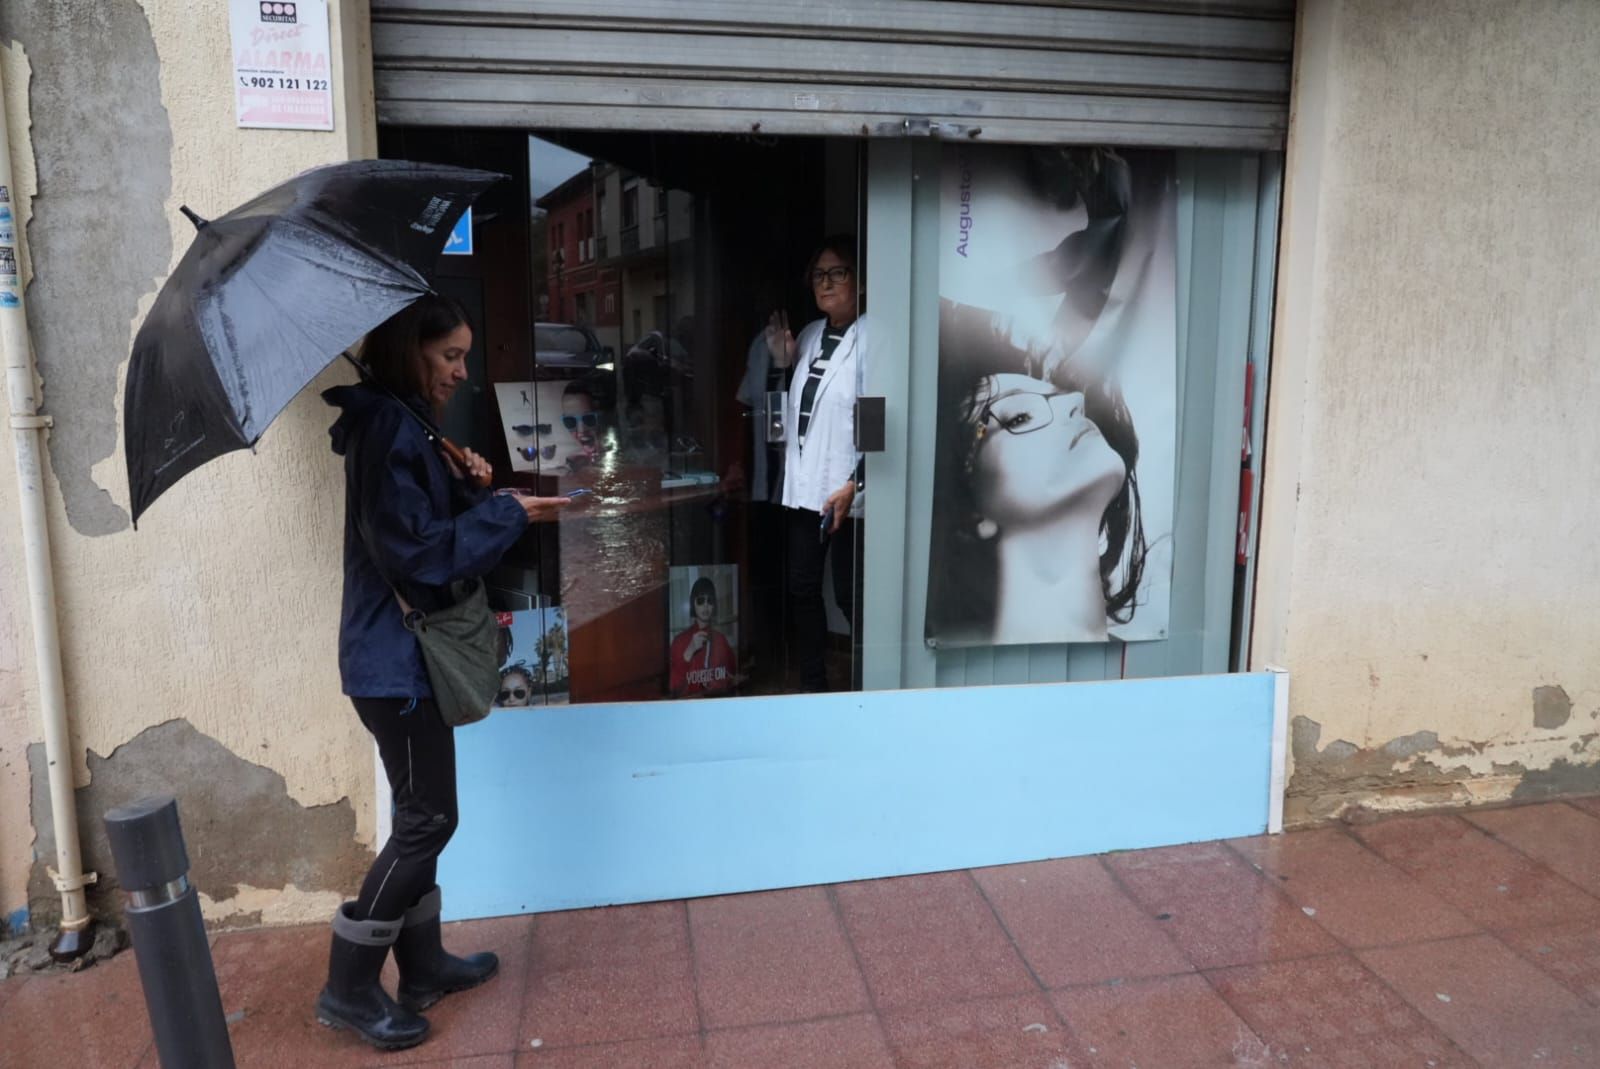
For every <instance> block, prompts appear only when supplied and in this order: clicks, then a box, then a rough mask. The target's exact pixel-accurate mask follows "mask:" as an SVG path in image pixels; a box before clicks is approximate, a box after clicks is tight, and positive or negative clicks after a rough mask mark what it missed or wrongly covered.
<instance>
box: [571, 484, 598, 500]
mask: <svg viewBox="0 0 1600 1069" xmlns="http://www.w3.org/2000/svg"><path fill="white" fill-rule="evenodd" d="M592 493H594V491H593V490H591V489H589V488H588V487H587V486H580V487H578V488H577V489H576V490H568V491H567V493H566V496H567V497H569V498H580V497H585V496H587V495H589V494H592Z"/></svg>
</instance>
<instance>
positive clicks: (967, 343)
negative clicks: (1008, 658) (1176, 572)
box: [928, 301, 1148, 645]
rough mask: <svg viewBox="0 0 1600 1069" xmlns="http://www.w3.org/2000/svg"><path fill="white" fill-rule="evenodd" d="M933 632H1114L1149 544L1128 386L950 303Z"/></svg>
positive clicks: (1025, 635) (987, 639)
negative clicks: (1030, 345)
mask: <svg viewBox="0 0 1600 1069" xmlns="http://www.w3.org/2000/svg"><path fill="white" fill-rule="evenodd" d="M939 346H940V349H941V351H942V353H945V354H952V355H953V356H954V359H947V358H943V357H942V358H941V361H940V364H941V373H942V375H943V377H944V381H942V382H941V383H940V387H939V397H940V402H941V405H943V406H945V410H944V411H941V413H940V415H939V452H938V458H937V460H936V462H935V470H934V480H935V486H936V492H935V494H934V530H933V544H932V548H931V554H932V560H933V562H934V565H935V566H934V567H933V568H931V569H930V570H929V587H928V603H929V628H928V632H929V634H930V635H937V636H939V637H940V639H941V641H944V642H951V641H952V640H953V644H962V645H977V644H983V645H991V644H992V645H999V644H1019V643H1043V642H1063V641H1066V642H1103V641H1105V639H1106V637H1107V630H1108V628H1109V626H1110V625H1112V624H1119V623H1127V622H1128V621H1129V620H1131V619H1132V618H1133V614H1134V611H1135V609H1136V608H1137V598H1136V596H1137V594H1138V590H1139V582H1140V579H1141V578H1142V575H1143V572H1144V561H1145V556H1146V553H1147V551H1148V547H1147V546H1146V544H1145V535H1144V524H1143V521H1142V520H1141V518H1140V509H1139V483H1138V477H1137V473H1136V468H1137V464H1138V460H1139V438H1138V435H1137V433H1136V432H1135V430H1134V427H1133V421H1132V419H1131V417H1130V416H1129V413H1128V407H1127V405H1126V404H1125V403H1124V402H1123V399H1122V396H1121V394H1120V392H1119V391H1118V390H1117V389H1116V387H1115V386H1114V385H1112V384H1110V383H1107V382H1095V381H1088V380H1086V379H1084V378H1083V377H1082V376H1080V375H1078V374H1076V373H1075V372H1074V371H1073V369H1072V368H1070V367H1068V366H1066V364H1065V363H1056V364H1054V366H1052V361H1051V360H1050V359H1049V357H1048V354H1045V353H1040V352H1035V351H1031V350H1028V349H1024V348H1021V347H1019V346H1017V345H1015V344H1014V343H1013V342H1012V341H1011V339H1010V338H1009V337H1008V335H1007V334H1006V332H1005V331H1004V330H1003V329H1001V328H1000V327H999V326H998V325H997V324H996V322H995V319H994V316H993V315H992V314H991V313H989V312H987V311H984V310H982V309H977V308H971V307H966V306H962V305H957V304H954V303H952V302H950V301H942V302H940V317H939Z"/></svg>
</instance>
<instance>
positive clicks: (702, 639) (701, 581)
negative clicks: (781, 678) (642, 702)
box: [667, 564, 739, 698]
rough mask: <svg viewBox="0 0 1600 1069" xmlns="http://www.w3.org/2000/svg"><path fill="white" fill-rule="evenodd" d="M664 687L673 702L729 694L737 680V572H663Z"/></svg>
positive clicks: (714, 568) (728, 567) (718, 568)
mask: <svg viewBox="0 0 1600 1069" xmlns="http://www.w3.org/2000/svg"><path fill="white" fill-rule="evenodd" d="M667 606H668V608H667V616H668V619H667V631H668V635H667V687H668V691H669V692H670V693H671V694H672V696H673V697H675V698H694V697H704V696H709V695H715V694H727V693H731V692H732V690H733V688H734V687H735V686H736V685H737V684H738V681H739V655H738V652H737V651H738V649H739V569H738V566H737V565H734V564H710V565H684V566H678V567H674V568H671V569H669V575H668V597H667Z"/></svg>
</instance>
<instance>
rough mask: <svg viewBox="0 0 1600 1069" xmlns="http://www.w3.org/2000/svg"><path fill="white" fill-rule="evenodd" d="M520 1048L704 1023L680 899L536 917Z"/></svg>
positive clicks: (662, 1033) (682, 1031)
mask: <svg viewBox="0 0 1600 1069" xmlns="http://www.w3.org/2000/svg"><path fill="white" fill-rule="evenodd" d="M533 933H534V938H533V967H532V971H531V973H530V975H529V977H528V988H527V998H526V1001H525V1003H524V1009H523V1017H522V1031H521V1039H522V1042H521V1043H520V1044H519V1045H518V1048H519V1049H521V1050H526V1049H528V1044H529V1042H531V1041H532V1040H534V1039H540V1040H542V1041H543V1043H544V1046H545V1047H561V1046H576V1045H581V1044H590V1043H618V1042H622V1041H624V1040H630V1039H655V1038H661V1037H666V1036H674V1035H687V1034H690V1033H695V1032H698V1031H699V1028H700V1018H699V1014H698V1012H697V1011H696V1009H695V996H694V979H693V965H692V962H691V959H690V953H689V924H688V916H687V914H686V912H685V909H684V904H683V903H682V902H661V903H653V904H650V905H643V906H617V907H613V908H609V909H584V910H574V911H572V912H569V913H547V914H544V915H542V916H539V917H537V918H535V922H534V929H533Z"/></svg>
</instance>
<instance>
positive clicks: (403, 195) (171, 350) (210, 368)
mask: <svg viewBox="0 0 1600 1069" xmlns="http://www.w3.org/2000/svg"><path fill="white" fill-rule="evenodd" d="M504 177H505V176H504V175H499V174H493V173H490V172H487V171H471V170H466V169H464V168H460V167H446V166H443V165H438V164H422V163H405V162H401V161H398V160H360V161H356V162H353V163H341V164H335V165H333V166H331V167H319V168H317V169H315V170H311V171H307V172H306V173H304V174H302V175H300V176H298V177H296V178H293V179H291V180H290V181H288V182H285V183H284V184H283V185H281V186H276V187H274V188H272V189H269V190H268V191H267V192H265V193H263V194H261V195H260V196H258V197H256V198H255V199H254V200H252V201H250V202H249V203H248V204H245V205H243V206H241V207H238V208H235V209H234V210H233V211H231V212H229V213H228V214H227V215H224V216H222V217H221V218H220V219H215V220H212V221H211V222H206V221H205V220H203V219H200V218H198V217H197V216H196V215H195V214H194V213H193V212H191V211H189V209H188V208H187V207H185V208H184V209H183V213H184V214H185V215H186V216H188V217H189V219H190V220H191V221H192V222H194V224H195V225H196V226H197V227H198V228H199V231H200V232H199V234H198V235H196V237H195V240H194V244H193V245H191V246H190V247H189V251H188V252H186V253H185V254H184V256H183V260H182V261H181V262H180V263H179V264H178V267H177V270H175V271H173V273H172V277H170V278H169V279H167V282H166V285H164V286H163V287H162V288H161V293H160V294H159V295H157V297H156V301H155V305H154V306H153V307H152V308H151V309H150V314H149V315H148V316H146V317H145V321H144V325H143V326H141V327H140V328H139V334H138V336H137V337H136V338H135V339H134V342H133V359H132V361H131V363H130V364H129V366H128V386H127V393H126V395H125V397H124V402H123V417H122V418H123V434H124V437H125V444H126V447H127V454H128V489H129V495H130V497H131V498H132V506H133V519H134V522H135V523H137V522H138V520H139V516H140V514H141V513H143V512H144V511H145V509H147V508H149V507H150V503H151V502H153V501H154V500H155V499H156V498H157V497H159V496H160V495H161V494H162V493H163V492H164V491H165V490H166V489H167V488H168V487H170V486H171V485H172V484H173V483H175V482H177V481H178V480H179V479H180V478H182V477H183V476H184V475H187V474H188V473H189V472H191V471H193V470H194V469H195V468H198V467H199V466H200V465H201V464H204V463H205V462H206V461H208V460H210V459H212V458H213V457H218V456H221V455H222V454H223V453H228V452H231V451H233V450H235V449H245V448H249V447H251V446H254V445H255V443H256V442H257V441H259V440H260V438H261V435H262V434H263V433H264V432H265V431H266V429H267V425H268V424H270V423H271V422H272V421H273V420H274V419H275V418H276V417H277V415H278V413H279V412H281V411H283V409H284V407H285V406H286V405H288V403H289V401H290V399H291V398H293V397H294V395H295V394H297V393H299V392H300V391H301V390H302V389H303V388H304V387H305V386H306V384H307V383H309V382H310V381H311V380H312V379H314V378H315V377H316V376H317V375H318V373H320V372H321V371H322V370H323V369H324V368H325V367H327V366H328V364H329V363H330V362H332V361H333V360H335V359H337V358H338V356H339V354H340V353H342V352H343V351H344V350H345V349H346V348H347V347H348V346H350V345H353V344H354V343H355V342H356V341H358V340H359V339H360V338H361V337H362V335H364V334H366V333H367V332H368V331H369V330H371V329H372V328H373V327H375V326H377V325H378V324H379V323H382V322H383V321H384V320H385V319H388V318H389V317H390V316H391V315H393V314H394V313H396V312H398V311H400V309H402V308H404V307H405V306H406V305H408V304H410V303H411V302H412V301H415V300H416V299H417V298H419V297H421V296H422V295H423V294H425V293H427V292H428V291H429V289H430V288H431V287H430V286H429V283H428V275H429V273H430V272H431V270H432V268H433V266H434V264H435V262H436V261H437V260H438V258H439V254H440V252H441V251H442V250H443V248H444V243H445V240H446V238H447V237H448V236H449V234H450V231H451V230H452V229H453V228H454V227H455V225H456V223H457V222H458V221H459V220H460V218H461V215H462V213H463V212H465V211H466V210H467V207H468V205H470V204H471V203H472V202H473V201H474V200H475V199H476V198H477V197H478V195H479V194H481V193H482V192H483V191H484V190H485V189H487V188H488V187H489V186H491V185H493V184H494V183H495V182H498V181H500V180H501V179H503V178H504Z"/></svg>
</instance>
